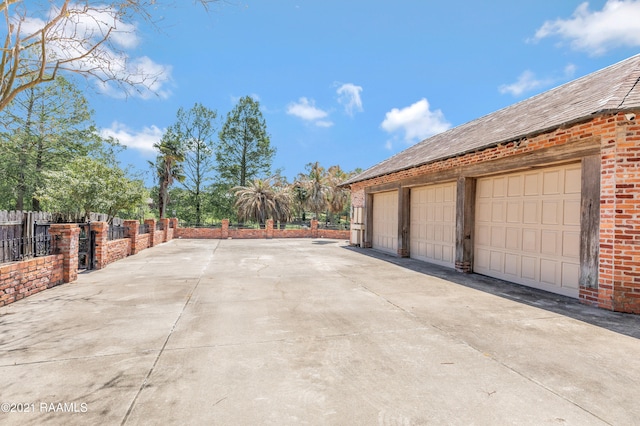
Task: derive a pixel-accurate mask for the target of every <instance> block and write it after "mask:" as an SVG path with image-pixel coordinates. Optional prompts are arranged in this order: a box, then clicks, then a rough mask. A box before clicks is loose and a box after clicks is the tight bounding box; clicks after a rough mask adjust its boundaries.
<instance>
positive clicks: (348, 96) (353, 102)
mask: <svg viewBox="0 0 640 426" xmlns="http://www.w3.org/2000/svg"><path fill="white" fill-rule="evenodd" d="M360 92H362V87H361V86H356V85H355V84H352V83H345V84H343V85H341V86H340V87H338V90H337V91H336V93H337V94H338V102H339V103H340V104H342V105H344V111H345V112H346V113H347V114H348V115H350V116H351V117H353V114H354V112H362V98H360Z"/></svg>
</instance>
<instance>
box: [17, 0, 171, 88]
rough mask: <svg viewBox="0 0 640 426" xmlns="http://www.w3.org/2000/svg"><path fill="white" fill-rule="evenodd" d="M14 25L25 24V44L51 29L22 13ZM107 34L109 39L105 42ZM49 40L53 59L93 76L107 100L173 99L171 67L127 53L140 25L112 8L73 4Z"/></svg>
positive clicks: (136, 40) (135, 43)
mask: <svg viewBox="0 0 640 426" xmlns="http://www.w3.org/2000/svg"><path fill="white" fill-rule="evenodd" d="M58 14H59V8H58V7H57V6H55V5H54V6H52V7H51V9H50V10H49V19H51V18H53V17H55V16H57V15H58ZM13 22H14V23H16V24H17V23H18V22H20V25H21V37H22V39H23V40H24V39H25V38H27V37H29V36H30V35H33V34H37V32H38V31H40V30H41V29H42V28H44V27H45V25H46V23H45V21H44V20H43V19H39V18H31V17H28V18H23V17H20V16H17V15H16V16H15V17H14V18H13ZM109 31H111V33H110V34H109ZM107 34H109V36H108V40H107V42H105V43H103V42H102V40H103V39H104V38H105V36H106V35H107ZM46 37H47V40H48V44H47V55H48V57H49V58H51V59H53V60H55V59H57V60H63V61H64V60H70V61H69V62H67V63H65V64H63V65H62V67H61V68H62V69H66V70H68V71H73V72H82V73H84V74H85V75H90V76H92V80H93V81H94V82H95V84H96V85H97V86H98V88H100V90H102V91H103V92H104V93H105V94H107V95H108V96H112V97H116V98H122V97H125V96H136V97H140V98H143V99H149V98H151V97H154V96H156V95H157V96H160V97H161V98H166V97H168V96H169V95H170V91H169V90H168V89H166V88H165V87H166V85H167V83H168V82H170V81H171V72H172V68H171V67H170V66H167V65H161V64H157V63H155V62H154V61H153V60H152V59H150V58H148V57H146V56H142V57H131V56H130V55H129V54H128V53H127V50H130V49H133V48H135V47H137V46H138V44H139V42H140V40H139V38H138V36H137V34H136V27H135V25H132V24H128V23H126V22H123V21H122V20H120V19H119V17H118V13H117V11H116V10H115V9H113V8H112V7H110V6H108V5H91V6H87V5H83V4H73V3H72V4H70V5H69V9H68V13H67V14H66V16H65V17H64V18H63V19H60V20H58V21H55V24H54V25H52V26H51V27H49V28H48V29H47V31H46ZM119 82H125V83H124V84H118V83H119Z"/></svg>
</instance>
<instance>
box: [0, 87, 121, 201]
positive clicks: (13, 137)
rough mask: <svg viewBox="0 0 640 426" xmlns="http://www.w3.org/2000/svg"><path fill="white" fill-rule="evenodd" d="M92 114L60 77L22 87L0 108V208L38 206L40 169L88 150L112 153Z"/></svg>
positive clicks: (95, 153) (54, 167)
mask: <svg viewBox="0 0 640 426" xmlns="http://www.w3.org/2000/svg"><path fill="white" fill-rule="evenodd" d="M92 114H93V111H92V110H91V109H90V107H89V105H88V102H87V100H86V98H85V97H84V96H83V95H82V93H81V92H80V91H79V90H78V89H77V88H76V87H75V86H74V85H73V84H71V83H70V82H69V81H67V80H66V79H64V78H62V77H58V78H57V79H56V80H55V81H54V82H53V83H51V84H47V85H41V86H35V87H32V88H29V89H26V90H24V91H22V92H21V93H20V94H19V96H17V97H15V98H14V100H13V102H12V103H11V104H10V105H9V106H8V107H7V108H5V109H4V110H2V111H0V123H2V125H3V126H2V127H0V146H1V148H2V149H1V150H0V164H1V165H2V166H3V170H4V176H3V179H2V184H0V190H1V191H2V193H3V196H2V197H1V198H0V200H1V201H3V204H2V205H0V208H4V209H13V208H15V209H16V210H24V209H32V210H40V205H39V202H38V199H37V198H34V197H33V194H34V191H35V189H36V187H37V186H39V185H40V184H41V183H42V179H43V176H44V173H45V172H47V171H52V170H59V169H60V168H61V167H62V166H63V165H65V164H66V163H68V162H69V161H70V160H73V159H75V158H79V157H85V156H87V155H90V154H91V155H93V156H103V157H109V156H110V155H112V154H113V153H112V152H111V148H113V146H114V145H113V144H111V146H109V144H105V143H104V142H105V141H103V140H102V139H101V138H100V136H99V135H98V132H97V130H96V128H95V126H94V124H93V122H92Z"/></svg>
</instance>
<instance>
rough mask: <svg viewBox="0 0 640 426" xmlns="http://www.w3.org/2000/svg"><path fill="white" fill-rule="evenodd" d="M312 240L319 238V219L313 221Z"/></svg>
mask: <svg viewBox="0 0 640 426" xmlns="http://www.w3.org/2000/svg"><path fill="white" fill-rule="evenodd" d="M311 238H318V219H311Z"/></svg>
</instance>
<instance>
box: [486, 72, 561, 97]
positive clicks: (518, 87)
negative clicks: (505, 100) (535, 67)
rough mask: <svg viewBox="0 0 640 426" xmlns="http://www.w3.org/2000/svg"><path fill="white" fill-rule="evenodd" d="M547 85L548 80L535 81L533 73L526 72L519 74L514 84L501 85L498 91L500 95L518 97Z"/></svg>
mask: <svg viewBox="0 0 640 426" xmlns="http://www.w3.org/2000/svg"><path fill="white" fill-rule="evenodd" d="M549 83H550V81H549V80H540V79H537V78H536V75H535V74H534V73H533V72H531V71H529V70H526V71H524V72H523V73H522V74H520V77H518V80H517V81H516V82H515V83H511V84H503V85H502V86H500V88H499V89H498V90H500V93H502V94H505V93H510V94H512V95H513V96H520V95H521V94H523V93H525V92H530V91H532V90H535V89H537V88H539V87H543V86H546V85H548V84H549Z"/></svg>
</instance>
